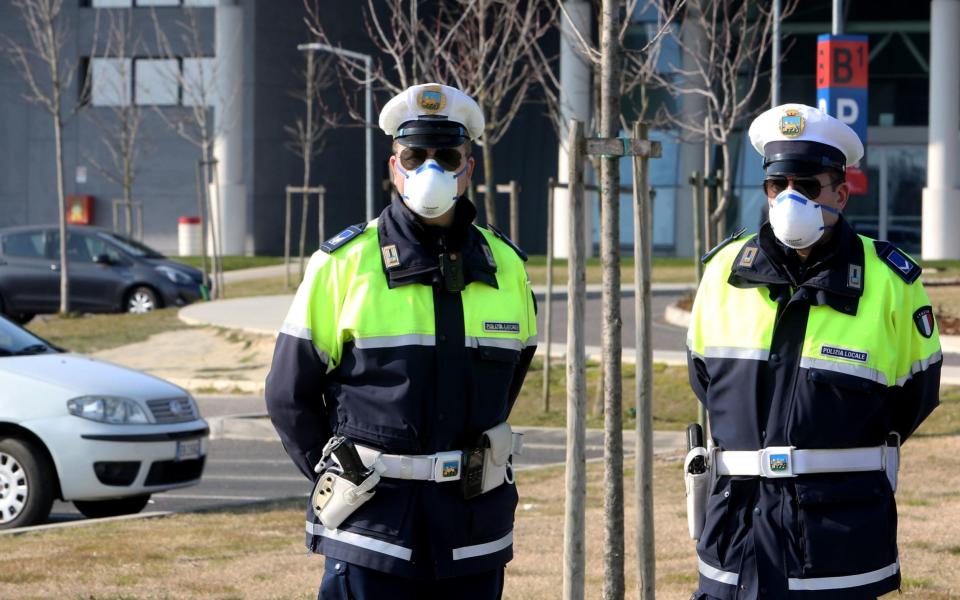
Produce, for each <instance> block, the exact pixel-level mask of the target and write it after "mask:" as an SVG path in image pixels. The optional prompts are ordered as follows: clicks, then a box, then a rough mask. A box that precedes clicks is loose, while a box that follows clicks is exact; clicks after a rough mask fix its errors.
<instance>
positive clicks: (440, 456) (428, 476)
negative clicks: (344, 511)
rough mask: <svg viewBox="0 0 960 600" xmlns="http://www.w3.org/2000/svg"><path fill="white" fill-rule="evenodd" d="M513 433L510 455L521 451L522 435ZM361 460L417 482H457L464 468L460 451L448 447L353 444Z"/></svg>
mask: <svg viewBox="0 0 960 600" xmlns="http://www.w3.org/2000/svg"><path fill="white" fill-rule="evenodd" d="M511 433H512V439H511V446H510V455H514V456H515V455H519V454H520V453H521V452H522V450H523V434H522V433H515V432H511ZM356 448H357V452H358V453H359V454H360V460H362V461H363V464H365V465H367V466H371V465H373V464H374V463H375V462H376V461H377V459H378V458H379V459H380V462H381V463H382V464H383V466H384V467H385V469H384V471H383V472H382V473H381V476H382V477H391V478H393V479H415V480H420V481H437V482H447V481H459V480H460V476H461V473H462V470H463V469H462V467H463V451H462V450H450V451H447V452H437V453H435V454H414V455H408V454H384V453H382V452H380V451H379V450H376V449H374V448H368V447H366V446H361V445H360V444H356Z"/></svg>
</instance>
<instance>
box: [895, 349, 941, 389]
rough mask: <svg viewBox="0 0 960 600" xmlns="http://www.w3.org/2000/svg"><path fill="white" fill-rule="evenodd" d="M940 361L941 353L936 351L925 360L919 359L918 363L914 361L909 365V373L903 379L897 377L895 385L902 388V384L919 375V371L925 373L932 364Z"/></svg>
mask: <svg viewBox="0 0 960 600" xmlns="http://www.w3.org/2000/svg"><path fill="white" fill-rule="evenodd" d="M942 360H943V352H942V351H941V350H937V351H936V352H934V353H933V354H931V355H930V356H928V357H927V358H921V359H920V360H918V361H914V363H913V364H912V365H910V372H909V373H907V374H906V375H904V376H903V377H897V385H899V386H903V384H905V383H906V382H908V381H910V379H911V378H912V377H913V376H914V375H916V374H917V373H919V372H921V371H926V370H927V369H929V368H930V365H932V364H934V363H938V362H940V361H942Z"/></svg>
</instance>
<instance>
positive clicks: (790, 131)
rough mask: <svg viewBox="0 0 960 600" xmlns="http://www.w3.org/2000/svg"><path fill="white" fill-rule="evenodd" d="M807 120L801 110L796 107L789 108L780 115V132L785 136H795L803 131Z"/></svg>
mask: <svg viewBox="0 0 960 600" xmlns="http://www.w3.org/2000/svg"><path fill="white" fill-rule="evenodd" d="M806 124H807V120H806V119H804V118H803V115H801V114H800V111H799V110H797V109H795V108H788V109H787V110H786V111H784V113H783V116H782V117H780V133H782V134H783V136H784V137H788V138H795V137H797V136H799V135H801V134H802V133H803V127H804V125H806Z"/></svg>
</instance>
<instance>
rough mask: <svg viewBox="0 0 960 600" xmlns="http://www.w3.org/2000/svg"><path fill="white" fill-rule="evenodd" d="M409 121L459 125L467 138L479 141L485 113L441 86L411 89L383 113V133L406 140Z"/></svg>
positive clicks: (400, 95) (392, 101)
mask: <svg viewBox="0 0 960 600" xmlns="http://www.w3.org/2000/svg"><path fill="white" fill-rule="evenodd" d="M410 121H422V122H424V123H430V124H437V123H438V122H441V123H442V122H447V123H456V124H459V125H462V126H463V128H464V130H465V134H466V135H465V136H464V137H466V138H467V139H470V140H475V139H477V138H478V137H480V136H481V135H482V134H483V127H484V120H483V111H481V110H480V106H479V105H477V103H476V101H474V99H473V98H471V97H470V96H468V95H467V94H465V93H463V92H461V91H460V90H458V89H457V88H454V87H450V86H448V85H442V84H439V83H422V84H419V85H413V86H410V87H408V88H407V89H405V90H404V91H402V92H400V93H399V94H397V95H396V96H394V97H393V98H391V99H390V101H389V102H387V104H386V105H385V106H384V107H383V110H381V111H380V129H382V130H383V132H384V133H386V134H387V135H389V136H390V137H393V138H398V137H404V136H403V131H402V130H401V126H402V125H404V124H405V123H409V122H410ZM398 134H399V135H398Z"/></svg>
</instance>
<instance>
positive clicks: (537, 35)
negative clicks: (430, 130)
mask: <svg viewBox="0 0 960 600" xmlns="http://www.w3.org/2000/svg"><path fill="white" fill-rule="evenodd" d="M304 4H305V6H306V8H307V12H308V22H309V25H310V27H311V29H312V30H313V32H314V34H316V36H317V37H318V38H319V39H320V40H321V41H322V42H324V43H328V44H331V41H330V39H329V37H328V35H327V34H326V33H325V30H324V28H323V24H322V20H321V14H322V11H321V10H320V8H319V3H318V1H317V0H304ZM424 4H426V3H424ZM385 5H386V6H385V7H384V8H383V9H380V10H378V9H377V6H376V5H375V3H374V2H373V0H367V6H366V9H365V10H364V23H365V27H366V30H367V33H368V35H369V36H370V39H371V40H372V41H373V43H374V45H375V46H376V47H377V49H378V50H379V51H380V53H381V55H382V57H385V59H386V60H384V58H381V57H380V56H378V57H375V58H374V66H373V70H372V73H371V77H372V79H373V80H374V81H375V82H376V84H377V87H378V88H379V89H381V90H384V91H387V92H389V93H390V94H398V93H400V92H401V91H403V90H404V89H406V88H407V87H409V86H411V85H414V84H417V83H425V82H429V81H434V82H438V83H447V84H449V85H453V86H456V87H457V88H459V89H461V90H462V91H464V92H465V93H467V94H469V95H470V96H472V97H473V98H474V99H475V100H476V101H477V103H478V104H479V105H480V107H481V109H482V110H483V113H484V118H485V119H486V128H485V130H484V133H483V136H482V139H481V140H480V141H479V143H480V145H481V147H482V149H483V164H484V177H485V184H486V195H485V197H484V207H485V213H486V219H487V222H488V223H490V224H494V225H495V224H496V204H495V195H494V194H495V190H496V180H495V177H494V163H493V148H494V146H495V145H496V144H497V143H498V142H499V141H500V140H501V139H502V138H503V135H504V134H505V133H506V131H507V130H508V129H509V127H510V125H511V123H512V122H513V119H514V118H515V117H516V115H517V113H518V111H519V110H520V107H521V106H522V105H523V104H524V102H526V101H527V100H528V97H529V94H528V93H529V91H530V89H531V84H532V83H535V79H534V76H533V69H534V68H535V67H536V64H535V62H534V61H533V60H531V57H532V56H533V51H532V48H533V47H534V46H537V45H538V44H539V42H540V39H541V38H542V37H543V35H544V34H546V33H547V31H549V30H550V28H551V27H552V26H553V24H554V22H555V9H554V7H553V2H551V1H550V0H528V1H527V2H516V1H515V0H450V1H449V2H440V3H436V4H435V5H434V4H433V3H431V5H429V6H431V10H429V11H424V10H422V9H423V6H422V4H421V3H420V2H419V1H418V0H388V1H387V2H386V3H385ZM339 65H340V68H341V71H342V73H343V74H344V75H345V76H346V77H345V78H346V79H347V80H349V81H352V82H354V83H357V84H361V83H365V82H366V74H365V71H364V65H363V63H361V62H358V61H357V60H355V59H350V58H346V57H344V58H341V59H340V61H339ZM348 104H350V105H351V109H350V114H351V116H352V117H353V118H355V119H357V120H360V121H362V117H361V116H360V115H361V113H360V111H358V110H356V103H355V102H349V103H348ZM367 126H368V127H369V126H372V124H367Z"/></svg>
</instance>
